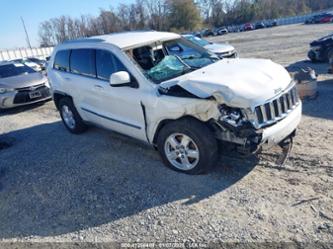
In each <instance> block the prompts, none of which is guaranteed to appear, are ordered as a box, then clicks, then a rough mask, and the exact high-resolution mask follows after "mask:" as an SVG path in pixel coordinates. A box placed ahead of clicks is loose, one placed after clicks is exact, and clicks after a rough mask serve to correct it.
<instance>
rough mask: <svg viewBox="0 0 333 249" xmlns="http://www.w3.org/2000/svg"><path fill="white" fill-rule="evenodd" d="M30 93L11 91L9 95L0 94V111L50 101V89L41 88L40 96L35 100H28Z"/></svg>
mask: <svg viewBox="0 0 333 249" xmlns="http://www.w3.org/2000/svg"><path fill="white" fill-rule="evenodd" d="M29 92H30V91H17V90H16V91H13V92H9V93H4V94H0V109H9V108H13V107H18V106H23V105H29V104H34V103H38V102H41V101H45V100H48V99H51V92H50V88H48V87H46V86H45V87H43V89H40V93H41V96H40V97H37V98H30V96H29Z"/></svg>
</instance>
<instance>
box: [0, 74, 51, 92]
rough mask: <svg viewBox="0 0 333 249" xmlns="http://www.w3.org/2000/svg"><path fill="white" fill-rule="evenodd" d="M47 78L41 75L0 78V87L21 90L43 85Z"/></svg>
mask: <svg viewBox="0 0 333 249" xmlns="http://www.w3.org/2000/svg"><path fill="white" fill-rule="evenodd" d="M46 81H47V78H46V77H45V76H44V75H42V74H41V73H38V72H36V73H30V74H22V75H18V76H14V77H8V78H3V79H2V78H0V87H2V88H11V89H16V88H22V87H29V86H35V85H39V84H42V83H45V82H46Z"/></svg>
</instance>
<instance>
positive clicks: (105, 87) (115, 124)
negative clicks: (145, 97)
mask: <svg viewBox="0 0 333 249" xmlns="http://www.w3.org/2000/svg"><path fill="white" fill-rule="evenodd" d="M119 71H127V72H128V73H129V74H130V71H129V70H128V69H127V68H126V67H125V66H124V65H123V63H122V62H121V61H120V60H119V59H118V58H117V57H116V56H115V55H113V54H112V53H111V52H110V51H107V50H96V74H97V80H96V84H95V85H94V89H93V90H94V92H95V94H96V96H98V98H97V103H96V110H98V111H97V112H96V113H94V115H96V116H98V118H99V121H100V122H99V123H100V124H102V126H104V127H106V128H108V129H111V130H114V131H117V132H119V133H123V134H125V135H128V136H131V137H135V138H137V139H140V140H144V141H147V139H146V133H145V120H144V114H143V109H142V106H141V99H142V97H141V94H140V93H139V91H140V89H139V88H133V87H129V86H120V87H111V86H110V83H109V82H110V81H109V79H110V76H111V74H113V73H115V72H119ZM133 80H135V79H133Z"/></svg>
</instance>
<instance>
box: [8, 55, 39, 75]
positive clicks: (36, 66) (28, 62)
mask: <svg viewBox="0 0 333 249" xmlns="http://www.w3.org/2000/svg"><path fill="white" fill-rule="evenodd" d="M12 62H15V63H21V64H24V65H26V66H28V67H31V68H32V69H34V70H35V71H37V72H39V71H42V70H43V69H42V66H41V65H39V64H38V63H36V62H33V61H32V60H30V59H28V58H21V59H15V60H12Z"/></svg>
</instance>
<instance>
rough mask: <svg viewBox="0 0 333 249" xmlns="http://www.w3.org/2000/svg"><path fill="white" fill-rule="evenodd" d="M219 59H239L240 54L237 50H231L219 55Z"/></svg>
mask: <svg viewBox="0 0 333 249" xmlns="http://www.w3.org/2000/svg"><path fill="white" fill-rule="evenodd" d="M217 55H218V57H219V58H221V59H223V58H224V59H232V58H238V53H237V51H236V50H231V51H228V52H225V53H217Z"/></svg>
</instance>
